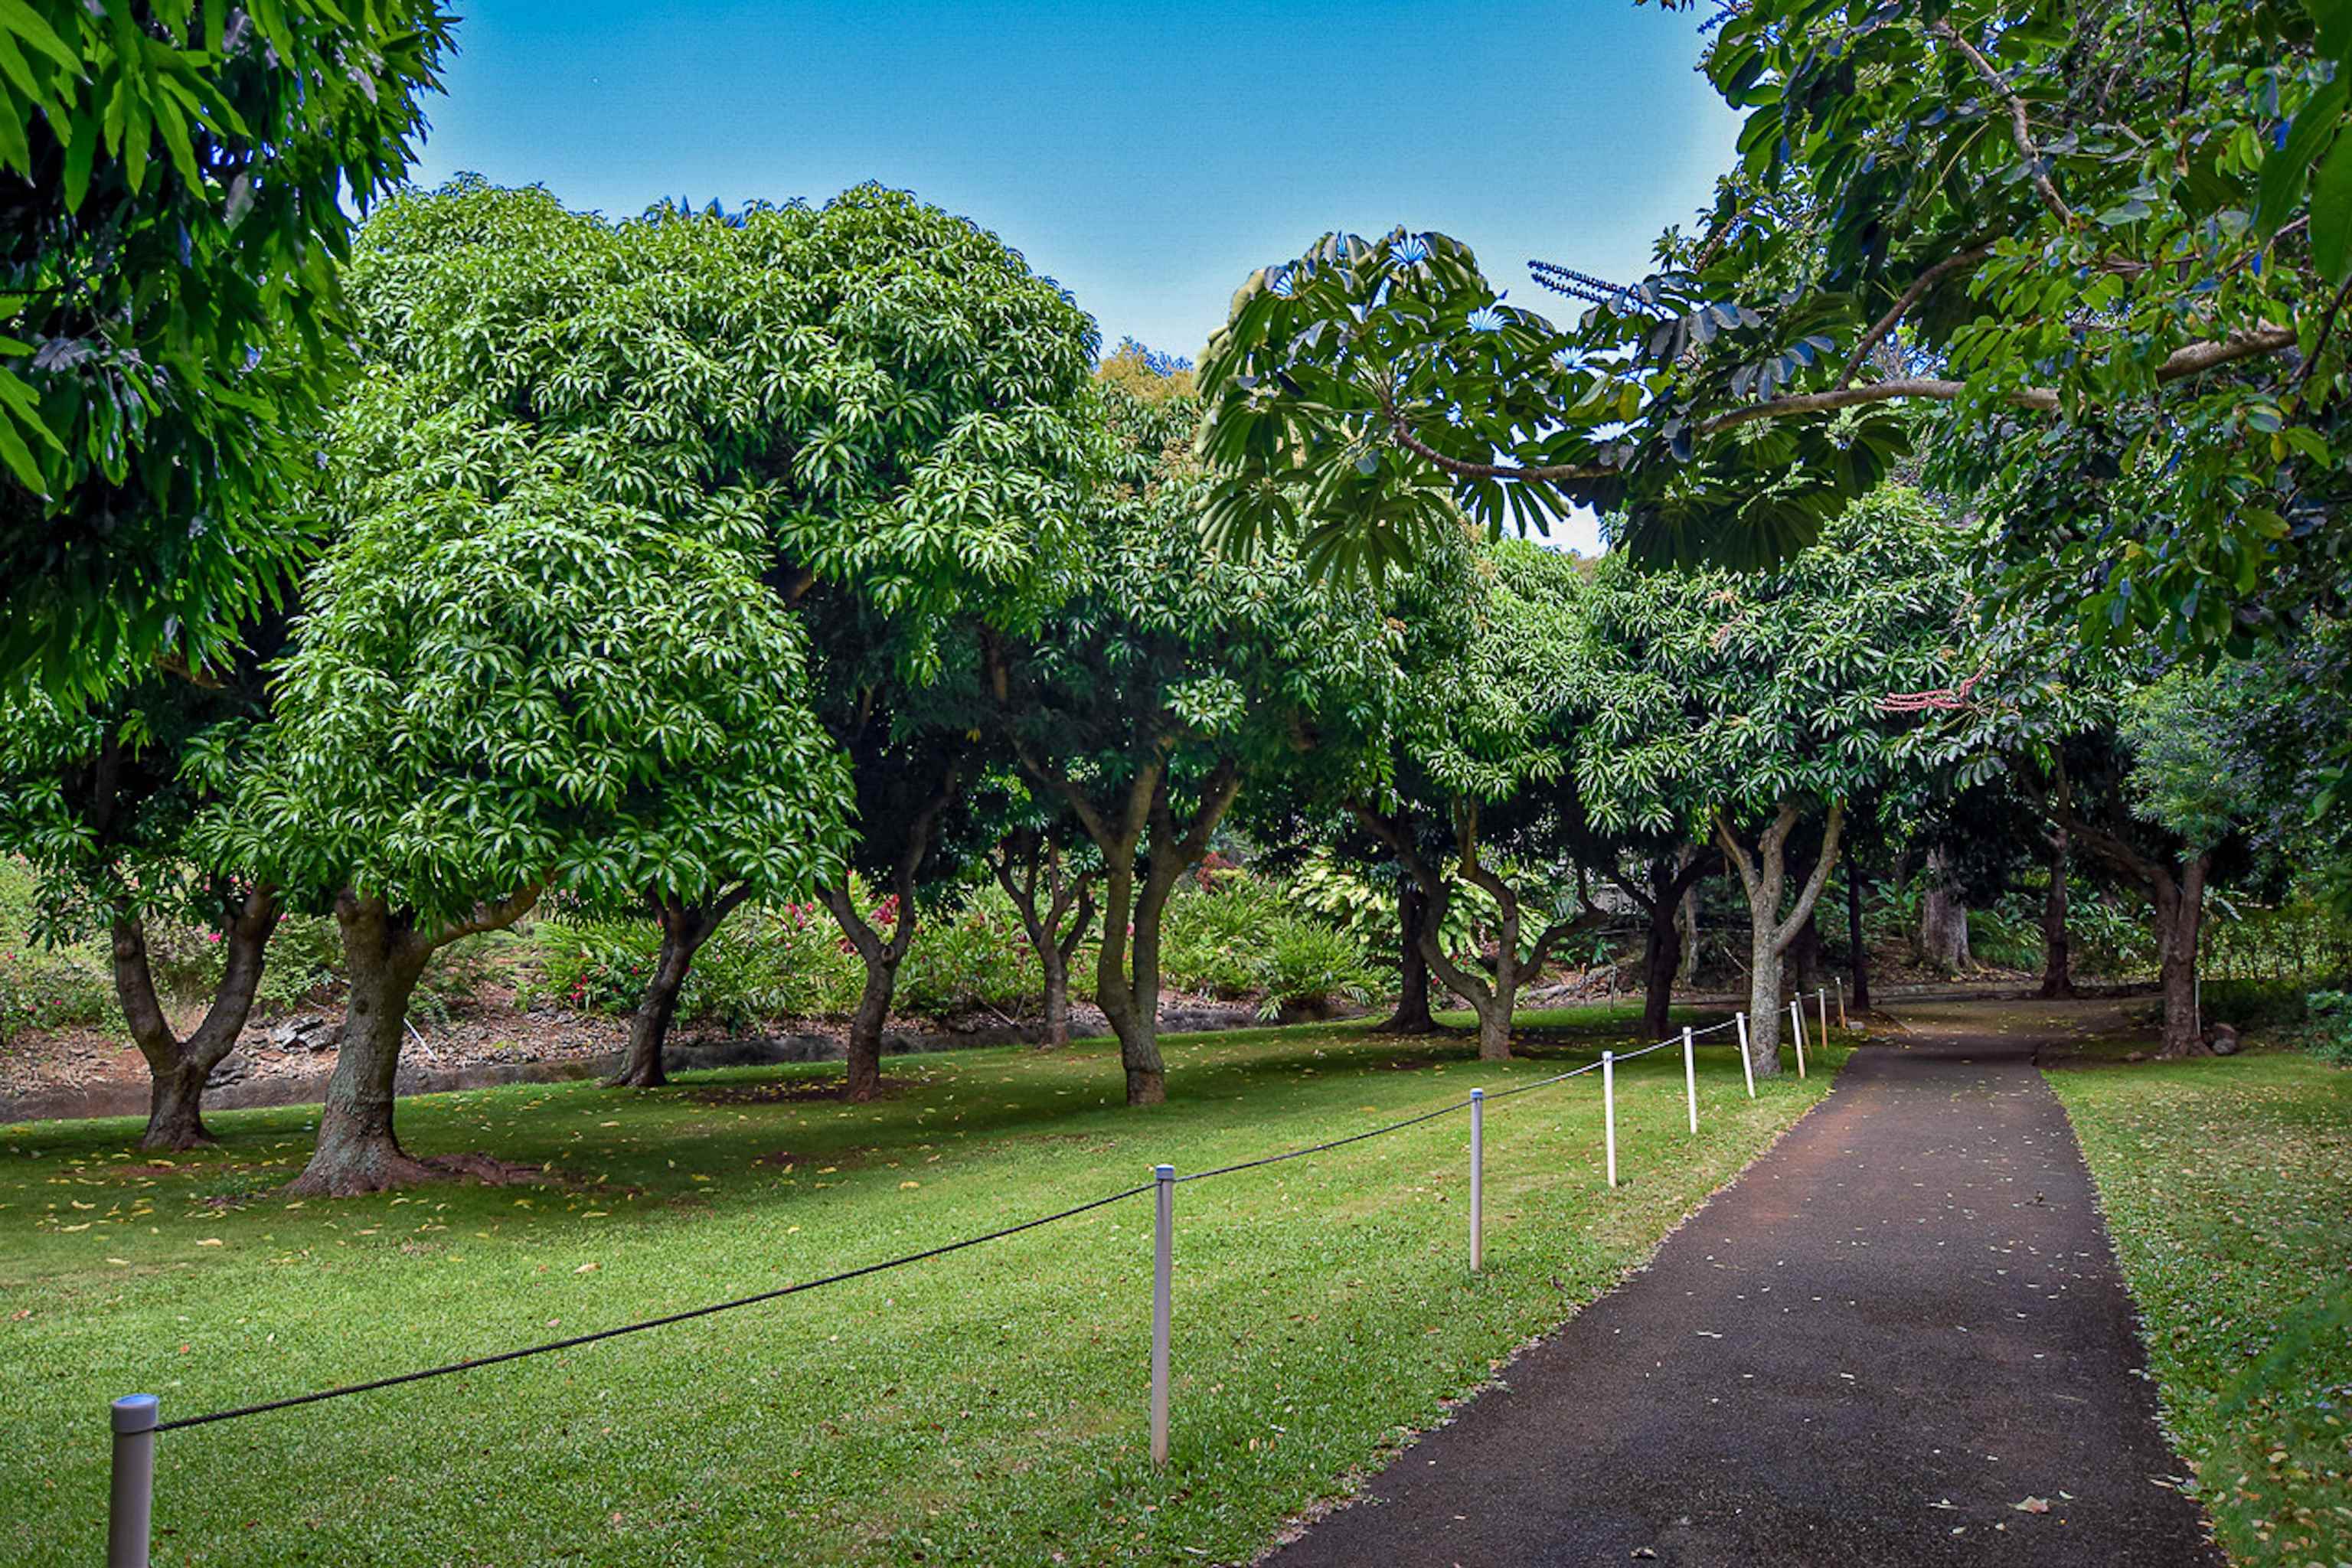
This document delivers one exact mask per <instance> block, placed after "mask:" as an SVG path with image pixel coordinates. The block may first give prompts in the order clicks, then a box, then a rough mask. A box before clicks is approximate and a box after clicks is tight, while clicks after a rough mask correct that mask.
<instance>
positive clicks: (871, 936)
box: [817, 851, 921, 1100]
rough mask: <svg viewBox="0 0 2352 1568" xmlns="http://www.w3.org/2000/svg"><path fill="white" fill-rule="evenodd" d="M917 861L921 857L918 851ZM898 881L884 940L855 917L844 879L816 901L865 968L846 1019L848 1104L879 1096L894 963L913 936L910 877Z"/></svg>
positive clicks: (819, 891) (894, 986) (860, 917)
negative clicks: (894, 912) (894, 917)
mask: <svg viewBox="0 0 2352 1568" xmlns="http://www.w3.org/2000/svg"><path fill="white" fill-rule="evenodd" d="M915 858H916V859H918V860H919V859H920V858H921V854H920V852H919V851H918V853H917V855H916V857H915ZM902 880H903V882H904V884H905V885H904V886H903V888H902V889H900V896H899V899H898V923H897V924H896V925H895V926H893V927H892V928H891V931H890V936H889V939H888V940H887V941H885V940H884V939H883V937H882V935H881V933H880V932H878V931H876V930H875V929H874V928H873V927H872V926H871V925H869V924H867V923H866V918H865V917H864V916H863V915H860V914H859V913H858V912H857V905H856V900H853V899H852V898H851V897H850V894H849V884H848V881H847V879H844V880H843V881H842V882H841V884H840V885H839V886H837V887H828V888H820V889H817V896H818V897H820V898H822V899H823V900H824V905H825V908H827V909H829V910H832V911H833V918H834V921H835V923H837V924H838V925H839V926H840V927H841V931H842V934H843V935H844V936H845V937H847V938H848V939H849V944H850V946H852V947H854V948H856V950H857V956H858V958H859V959H860V960H861V961H862V962H863V963H865V965H866V980H865V984H863V985H861V986H860V987H859V988H858V992H857V1009H856V1011H855V1012H853V1013H852V1014H850V1016H849V1039H848V1042H847V1045H846V1047H845V1054H846V1056H847V1058H848V1059H847V1062H846V1064H845V1067H846V1071H845V1080H844V1083H843V1086H842V1093H843V1095H844V1096H845V1098H847V1099H850V1100H872V1099H874V1098H875V1097H876V1096H877V1095H878V1094H880V1093H881V1092H882V1026H884V1025H885V1024H887V1023H888V1022H889V1019H890V999H891V997H892V996H893V995H895V994H897V992H898V964H899V962H900V960H902V959H904V958H905V957H906V956H907V948H908V943H909V942H912V941H913V940H914V933H915V900H914V897H913V894H914V885H913V884H914V878H913V876H912V874H911V872H910V873H909V875H908V876H907V877H906V878H904V879H902Z"/></svg>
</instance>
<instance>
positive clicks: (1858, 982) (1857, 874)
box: [1845, 860, 1870, 1013]
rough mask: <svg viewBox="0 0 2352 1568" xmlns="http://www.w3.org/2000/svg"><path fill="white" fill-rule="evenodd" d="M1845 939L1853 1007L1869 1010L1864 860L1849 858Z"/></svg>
mask: <svg viewBox="0 0 2352 1568" xmlns="http://www.w3.org/2000/svg"><path fill="white" fill-rule="evenodd" d="M1845 940H1846V945H1847V946H1848V948H1849V949H1850V950H1851V951H1850V952H1849V954H1848V959H1847V961H1848V963H1850V964H1851V965H1852V966H1853V1010H1854V1011H1855V1012H1857V1013H1867V1012H1869V1011H1870V947H1869V944H1868V943H1866V942H1864V940H1863V936H1862V862H1861V861H1860V860H1848V861H1847V862H1846V867H1845Z"/></svg>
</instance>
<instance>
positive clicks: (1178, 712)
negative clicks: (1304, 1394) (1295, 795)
mask: <svg viewBox="0 0 2352 1568" xmlns="http://www.w3.org/2000/svg"><path fill="white" fill-rule="evenodd" d="M1101 395H1102V396H1103V398H1104V400H1105V404H1104V405H1105V407H1106V409H1107V411H1108V419H1109V426H1110V429H1111V431H1112V434H1113V437H1114V441H1115V454H1114V457H1113V461H1112V466H1111V468H1110V473H1109V482H1108V485H1107V486H1106V487H1105V489H1104V490H1103V491H1102V492H1101V494H1100V495H1099V496H1098V498H1097V501H1096V503H1095V504H1094V506H1093V507H1092V509H1091V510H1090V511H1089V513H1088V520H1089V524H1090V537H1089V539H1088V542H1087V549H1085V550H1084V551H1083V552H1081V553H1080V554H1079V555H1078V556H1077V557H1076V560H1075V561H1074V563H1073V564H1072V567H1071V578H1070V584H1069V587H1070V592H1069V595H1068V598H1067V599H1066V602H1065V603H1064V605H1062V607H1061V609H1060V610H1059V611H1058V612H1056V613H1055V615H1054V616H1051V617H1050V618H1048V619H1047V620H1045V622H1044V623H1043V624H1042V625H1041V626H1039V627H1038V628H1037V629H1036V631H1035V632H1034V635H1030V636H1026V637H1018V636H998V637H990V638H989V639H988V640H987V644H986V658H987V668H988V675H989V681H990V686H991V690H992V697H993V700H994V701H995V703H996V704H997V706H998V709H999V717H1000V721H1001V723H1002V725H1003V732H1004V733H1005V734H1006V736H1007V737H1008V738H1009V740H1010V741H1011V743H1012V745H1013V750H1014V753H1015V755H1016V757H1017V758H1018V760H1019V763H1020V765H1021V766H1022V767H1023V769H1024V771H1025V772H1026V773H1028V774H1029V776H1030V778H1031V779H1032V781H1033V782H1034V784H1036V785H1037V787H1038V788H1039V789H1040V790H1041V791H1042V792H1043V793H1044V794H1045V795H1048V796H1050V797H1052V798H1053V799H1054V800H1055V801H1056V802H1057V803H1058V804H1060V805H1065V806H1066V808H1067V809H1068V810H1069V812H1070V813H1071V815H1072V816H1075V817H1076V819H1077V821H1078V823H1079V824H1080V825H1081V826H1082V827H1083V828H1084V830H1085V832H1086V834H1087V838H1088V839H1089V840H1090V841H1091V842H1092V844H1093V845H1094V847H1095V848H1096V850H1097V852H1098V853H1099V854H1100V856H1101V858H1102V861H1103V868H1104V869H1103V878H1102V887H1101V900H1102V909H1103V925H1102V942H1101V943H1100V949H1099V956H1098V960H1097V970H1096V979H1095V1001H1096V1003H1097V1005H1099V1006H1100V1007H1101V1008H1102V1010H1103V1012H1104V1014H1105V1016H1107V1017H1108V1019H1109V1022H1110V1025H1111V1027H1112V1029H1113V1031H1114V1032H1115V1033H1116V1034H1117V1035H1118V1039H1119V1046H1120V1056H1121V1061H1122V1064H1123V1066H1124V1068H1125V1070H1126V1075H1127V1097H1128V1100H1129V1103H1130V1104H1156V1103H1158V1102H1159V1101H1160V1100H1163V1099H1164V1098H1165V1097H1166V1070H1167V1069H1166V1067H1165V1065H1164V1063H1163V1062H1162V1060H1161V1058H1160V1047H1159V1003H1160V921H1161V916H1162V914H1163V912H1164V911H1165V910H1166V908H1167V903H1168V900H1169V897H1170V895H1171V893H1173V892H1174V890H1175V887H1176V881H1177V879H1178V878H1179V877H1181V875H1182V874H1183V872H1184V871H1185V869H1186V868H1189V867H1191V866H1192V865H1194V864H1196V863H1197V862H1199V861H1200V860H1201V858H1202V857H1203V856H1204V855H1205V854H1206V853H1207V852H1208V847H1209V840H1210V837H1211V835H1213V833H1214V832H1215V830H1216V827H1217V825H1218V823H1219V822H1220V821H1222V820H1223V817H1224V815H1225V813H1226V811H1227V810H1228V809H1229V808H1230V807H1231V806H1232V805H1233V803H1234V797H1235V796H1236V795H1238V794H1239V792H1240V791H1241V789H1242V788H1243V786H1244V782H1245V781H1246V779H1247V778H1248V777H1249V776H1250V774H1251V773H1253V772H1254V771H1261V770H1265V769H1267V768H1273V767H1278V766H1279V765H1281V763H1283V761H1284V759H1286V757H1288V756H1289V755H1291V754H1293V753H1294V752H1297V751H1298V750H1300V749H1302V748H1305V747H1307V746H1311V745H1312V744H1313V737H1314V734H1315V732H1316V730H1317V728H1318V725H1320V724H1323V723H1326V722H1329V723H1334V724H1338V725H1340V726H1343V727H1345V728H1346V729H1348V730H1349V731H1350V732H1357V733H1361V732H1364V731H1366V730H1367V729H1368V728H1369V726H1367V725H1366V724H1365V723H1364V722H1363V721H1362V719H1361V710H1363V709H1364V708H1365V707H1367V706H1368V705H1376V704H1377V703H1379V702H1380V701H1381V700H1382V693H1383V692H1384V691H1385V689H1387V688H1388V686H1389V685H1390V683H1391V681H1392V679H1393V663H1392V659H1393V647H1392V645H1393V643H1394V640H1395V636H1396V634H1395V631H1394V628H1393V627H1391V626H1389V625H1387V624H1386V623H1384V622H1383V621H1382V620H1381V617H1380V616H1378V615H1377V614H1376V613H1375V610H1374V606H1373V605H1372V603H1371V601H1370V597H1369V595H1366V594H1364V593H1362V592H1360V591H1359V590H1352V589H1336V588H1333V587H1330V586H1328V585H1319V584H1314V583H1310V582H1309V581H1308V580H1307V576H1306V574H1305V573H1304V571H1303V570H1302V568H1301V567H1300V565H1299V563H1297V560H1296V558H1295V557H1294V556H1293V555H1292V554H1291V553H1290V552H1287V551H1286V550H1276V551H1271V552H1265V553H1264V554H1261V555H1257V556H1255V557H1253V558H1251V559H1248V560H1234V559H1230V558H1224V557H1219V556H1216V555H1213V554H1208V553H1205V552H1202V549H1201V542H1200V534H1199V529H1198V517H1199V506H1200V496H1201V479H1200V475H1199V470H1198V468H1197V467H1196V466H1195V465H1194V464H1193V463H1192V460H1191V456H1190V449H1191V443H1192V429H1193V425H1194V422H1195V420H1196V419H1197V417H1198V411H1197V407H1196V405H1194V404H1193V403H1192V400H1191V399H1190V398H1188V397H1185V396H1183V395H1181V392H1180V393H1177V394H1174V395H1169V396H1165V397H1156V398H1155V397H1142V396H1137V395H1133V394H1131V393H1129V391H1127V390H1126V389H1125V388H1123V387H1122V386H1121V385H1120V384H1118V383H1117V382H1115V381H1113V382H1107V383H1106V384H1104V386H1103V387H1102V389H1101Z"/></svg>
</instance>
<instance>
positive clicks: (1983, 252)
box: [1837, 245, 1992, 389]
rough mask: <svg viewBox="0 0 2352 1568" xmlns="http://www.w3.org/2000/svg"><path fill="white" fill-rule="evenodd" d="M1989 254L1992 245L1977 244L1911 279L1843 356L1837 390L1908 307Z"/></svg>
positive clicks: (1846, 382) (1904, 313)
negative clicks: (1930, 290) (1850, 350)
mask: <svg viewBox="0 0 2352 1568" xmlns="http://www.w3.org/2000/svg"><path fill="white" fill-rule="evenodd" d="M1991 254H1992V247H1991V246H1990V245H1979V246H1978V247H1975V248H1974V249H1972V250H1963V251H1961V252H1960V253H1959V254H1958V255H1957V256H1947V257H1946V258H1944V259H1943V260H1941V261H1938V262H1937V263H1936V265H1935V266H1933V267H1930V268H1927V271H1925V272H1922V273H1921V274H1919V276H1918V277H1916V278H1915V279H1912V280H1911V287H1909V288H1908V289H1905V290H1903V294H1902V297H1901V298H1899V299H1897V300H1895V304H1894V306H1893V308H1892V309H1890V310H1888V311H1887V312H1886V314H1885V315H1883V316H1881V317H1879V318H1878V320H1877V321H1876V322H1874V324H1873V325H1872V327H1871V329H1870V331H1866V332H1864V333H1863V334H1862V339H1861V341H1860V342H1857V343H1855V344H1854V345H1853V353H1851V354H1849V355H1847V356H1846V362H1845V367H1844V368H1843V369H1842V370H1840V371H1839V372H1838V378H1837V388H1838V389H1842V388H1843V387H1844V386H1845V385H1846V384H1848V383H1849V382H1851V381H1853V373H1854V372H1855V371H1857V370H1860V369H1861V368H1862V362H1863V361H1864V360H1865V359H1867V358H1868V357H1869V356H1870V351H1871V350H1873V349H1874V348H1876V347H1877V346H1878V345H1879V344H1880V343H1882V342H1885V341H1886V334H1887V333H1889V332H1891V331H1894V330H1895V328H1896V327H1897V326H1899V325H1901V324H1902V321H1903V318H1904V317H1906V316H1907V315H1909V314H1910V313H1911V308H1912V307H1913V306H1915V305H1916V304H1917V303H1918V302H1919V300H1920V299H1921V298H1922V297H1923V296H1925V295H1926V294H1927V290H1928V289H1933V288H1934V287H1935V286H1936V285H1937V283H1938V282H1940V281H1942V280H1943V279H1946V278H1948V277H1950V276H1951V275H1952V274H1953V273H1955V272H1959V271H1963V270H1965V269H1966V268H1970V267H1974V266H1975V265H1976V264H1977V263H1978V262H1979V261H1982V260H1983V259H1984V258H1987V257H1988V256H1990V255H1991Z"/></svg>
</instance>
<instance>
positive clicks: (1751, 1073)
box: [1734, 1013, 1756, 1100]
mask: <svg viewBox="0 0 2352 1568" xmlns="http://www.w3.org/2000/svg"><path fill="white" fill-rule="evenodd" d="M1734 1016H1735V1017H1737V1018H1738V1020H1739V1076H1740V1077H1742V1078H1744V1079H1747V1080H1748V1099H1750V1100H1753V1099H1755V1098H1756V1064H1755V1063H1754V1062H1752V1061H1749V1060H1748V1015H1747V1014H1745V1013H1739V1014H1735V1015H1734Z"/></svg>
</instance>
